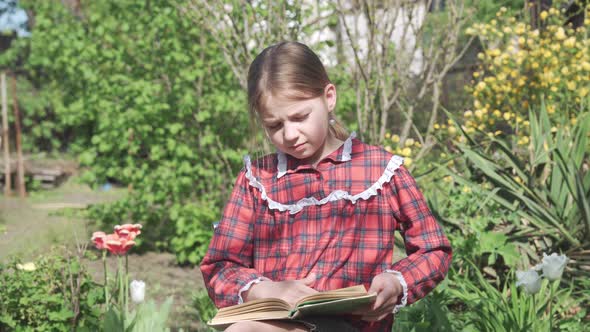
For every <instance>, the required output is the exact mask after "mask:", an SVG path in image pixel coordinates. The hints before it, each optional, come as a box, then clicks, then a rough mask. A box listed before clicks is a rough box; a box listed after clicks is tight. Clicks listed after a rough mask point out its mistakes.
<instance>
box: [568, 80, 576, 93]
mask: <svg viewBox="0 0 590 332" xmlns="http://www.w3.org/2000/svg"><path fill="white" fill-rule="evenodd" d="M566 85H567V88H568V89H569V90H571V91H574V90H576V82H573V81H568V82H567V83H566Z"/></svg>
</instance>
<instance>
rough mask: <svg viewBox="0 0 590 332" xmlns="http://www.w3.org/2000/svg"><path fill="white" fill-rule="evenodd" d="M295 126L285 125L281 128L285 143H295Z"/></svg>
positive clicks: (291, 124)
mask: <svg viewBox="0 0 590 332" xmlns="http://www.w3.org/2000/svg"><path fill="white" fill-rule="evenodd" d="M297 135H298V134H297V125H296V124H293V123H285V124H284V127H283V139H284V140H285V141H287V142H293V141H297Z"/></svg>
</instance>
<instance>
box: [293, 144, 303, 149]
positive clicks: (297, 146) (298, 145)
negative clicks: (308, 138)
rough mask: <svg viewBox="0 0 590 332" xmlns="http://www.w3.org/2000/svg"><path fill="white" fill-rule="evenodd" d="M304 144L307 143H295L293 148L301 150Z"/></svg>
mask: <svg viewBox="0 0 590 332" xmlns="http://www.w3.org/2000/svg"><path fill="white" fill-rule="evenodd" d="M304 145H305V143H301V144H297V145H294V146H293V150H295V151H299V150H301V149H302V148H303V146H304Z"/></svg>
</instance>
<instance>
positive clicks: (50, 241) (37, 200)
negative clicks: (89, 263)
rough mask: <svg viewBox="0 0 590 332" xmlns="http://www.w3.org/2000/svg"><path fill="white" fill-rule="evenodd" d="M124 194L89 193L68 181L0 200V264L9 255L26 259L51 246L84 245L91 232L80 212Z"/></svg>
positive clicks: (77, 183)
mask: <svg viewBox="0 0 590 332" xmlns="http://www.w3.org/2000/svg"><path fill="white" fill-rule="evenodd" d="M125 192H126V190H124V189H112V190H110V191H108V192H102V191H97V190H92V189H91V188H89V187H88V186H86V185H83V184H80V183H79V182H78V181H77V178H70V179H69V180H68V181H67V182H66V183H64V184H62V185H61V186H60V187H59V188H57V189H54V190H40V191H36V192H32V193H30V195H29V197H27V198H26V199H20V198H18V197H4V196H0V261H4V260H6V259H7V258H8V257H10V256H12V255H18V256H20V257H21V258H22V259H30V258H33V257H35V256H36V255H38V254H40V253H43V252H45V251H46V250H48V249H49V248H51V247H52V246H54V245H63V244H66V245H75V244H76V242H77V241H79V242H81V243H83V242H85V241H87V239H88V238H89V235H90V233H91V231H90V230H89V229H88V223H89V222H88V221H87V220H85V219H84V218H83V217H82V213H80V211H81V209H82V208H83V207H84V206H85V205H87V204H94V203H98V202H104V201H110V200H114V199H117V198H118V197H121V196H123V195H124V194H125Z"/></svg>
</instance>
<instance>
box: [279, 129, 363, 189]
mask: <svg viewBox="0 0 590 332" xmlns="http://www.w3.org/2000/svg"><path fill="white" fill-rule="evenodd" d="M353 138H356V133H355V132H354V131H353V132H352V133H351V134H350V136H348V138H347V139H346V141H344V144H343V146H342V155H341V156H340V159H339V160H338V161H349V160H350V153H351V152H352V139H353ZM285 174H287V155H286V154H285V153H284V152H282V151H279V150H277V179H279V178H281V177H282V176H283V175H285Z"/></svg>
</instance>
